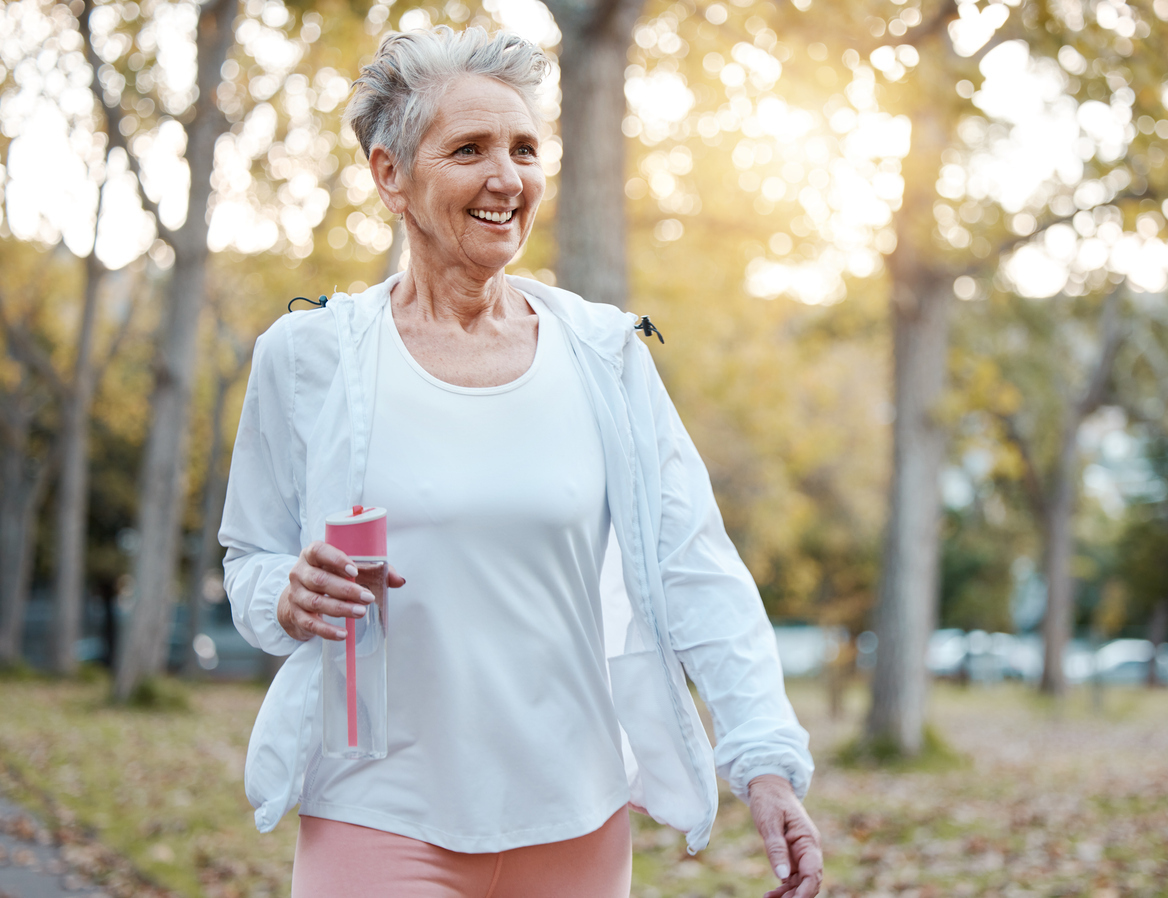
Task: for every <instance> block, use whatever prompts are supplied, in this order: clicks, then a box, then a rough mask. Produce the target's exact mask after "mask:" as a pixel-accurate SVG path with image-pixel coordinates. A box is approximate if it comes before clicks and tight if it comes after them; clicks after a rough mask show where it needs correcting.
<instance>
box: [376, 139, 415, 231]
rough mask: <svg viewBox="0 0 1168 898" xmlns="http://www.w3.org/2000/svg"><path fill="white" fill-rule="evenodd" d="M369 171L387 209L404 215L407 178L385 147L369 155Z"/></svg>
mask: <svg viewBox="0 0 1168 898" xmlns="http://www.w3.org/2000/svg"><path fill="white" fill-rule="evenodd" d="M369 171H370V173H371V174H372V175H373V184H374V185H375V186H376V187H377V195H378V196H380V197H381V201H382V202H383V203H385V208H387V209H388V210H389V211H390V212H393V213H394V214H395V215H404V214H405V211H406V195H405V191H404V189H403V188H404V187H405V176H404V175H403V174H402V172H401V169H399V168H398V166H397V163H395V162H394V161H393V157H392V156H390V155H389V153H387V152H386V151H385V147H380V146H378V147H374V148H373V149H372V150H371V151H370V155H369Z"/></svg>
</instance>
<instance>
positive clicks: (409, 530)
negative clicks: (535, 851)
mask: <svg viewBox="0 0 1168 898" xmlns="http://www.w3.org/2000/svg"><path fill="white" fill-rule="evenodd" d="M527 299H528V302H529V303H530V305H531V307H532V308H533V309H534V310H535V311H536V313H537V314H538V315H539V332H538V340H537V346H536V352H535V359H534V361H533V362H532V364H531V367H530V368H529V369H528V370H527V371H526V372H525V373H524V374H523V375H522V376H521V377H519V378H518V379H517V380H514V381H512V382H511V383H508V384H504V385H502V386H497V387H482V388H474V387H459V386H453V385H451V384H447V383H444V382H443V381H440V380H438V379H437V378H435V377H433V376H431V375H430V374H428V373H427V372H426V371H425V370H424V369H423V368H422V367H421V366H420V365H418V364H417V362H415V361H414V359H413V358H412V357H411V356H410V354H409V352H408V350H407V349H406V347H405V345H404V344H403V343H402V340H401V337H400V335H399V334H398V332H397V328H396V327H395V325H394V322H393V316H392V314H391V313H390V311H389V308H388V307H387V310H386V314H385V316H384V320H385V326H384V330H383V332H382V334H381V348H380V352H379V356H378V372H377V394H376V399H375V403H374V419H373V426H372V434H371V438H370V462H369V469H368V473H367V474H366V477H365V491H364V496H363V499H364V502H365V504H367V505H377V506H384V507H385V508H386V509H388V531H389V560H390V563H391V564H393V565H394V566H395V567H396V569H397V571H398V573H400V574H401V575H402V576H403V577H405V579H406V585H405V586H403V587H401V588H400V589H391V590H389V595H388V614H387V623H388V631H389V756H388V757H387V758H385V759H383V760H378V761H347V760H340V759H330V758H323V757H321V756H320V753H319V749H318V750H317V752H316V755H315V756H314V757H313V758H312V759H311V760H310V763H309V767H308V771H307V773H306V775H305V784H304V793H303V796H302V801H301V807H300V812H301V813H302V814H307V815H311V816H318V817H325V818H329V819H334V820H341V821H344V822H346V823H354V824H358V825H361V826H369V827H373V828H376V829H381V830H386V831H389V832H394V833H398V834H401V835H405V836H410V837H412V838H416V839H422V840H424V841H427V842H430V843H433V844H435V845H440V846H442V847H444V848H448V849H451V850H453V851H462V852H493V851H504V850H507V849H510V848H518V847H520V846H524V845H534V844H541V843H547V842H555V841H560V840H563V839H571V838H575V837H577V836H581V835H584V834H585V833H589V832H592V831H593V830H595V829H597V828H598V827H600V826H601V825H602V824H603V823H604V822H605V820H607V819H608V818H609V817H610V816H611V815H612V814H613V813H614V812H615V811H617V810H618V809H619V808H620V807H621V806H622V805H623V804H624V803H625V802H627V801H628V797H629V796H628V786H627V782H626V778H625V770H624V764H623V761H622V756H621V742H620V730H619V727H618V724H617V720H616V713H615V711H614V710H613V707H612V699H611V697H610V694H609V689H608V675H607V666H606V663H605V655H604V625H603V621H602V619H601V610H600V587H599V580H600V568H601V562H602V561H603V558H604V551H605V546H606V542H607V539H608V531H609V512H608V502H607V499H606V495H605V469H604V456H603V449H602V446H601V441H600V433H599V430H598V428H597V425H596V422H595V415H594V412H593V410H592V407H591V403H590V401H589V399H588V394H587V393H586V392H585V389H584V385H583V383H582V381H581V378H580V375H579V373H578V372H577V370H576V367H575V364H574V362H573V360H572V355H571V349H570V347H569V345H568V342H567V339H566V336H565V334H564V333H563V330H562V328H563V324H562V323H561V322H560V321H559V319H557V318H556V316H555V315H553V314H551V312H549V311H548V310H547V309H546V308H545V307H544V306H543V304H542V303H541V302H540V301H539V300H537V299H535V298H534V297H530V296H529V297H527Z"/></svg>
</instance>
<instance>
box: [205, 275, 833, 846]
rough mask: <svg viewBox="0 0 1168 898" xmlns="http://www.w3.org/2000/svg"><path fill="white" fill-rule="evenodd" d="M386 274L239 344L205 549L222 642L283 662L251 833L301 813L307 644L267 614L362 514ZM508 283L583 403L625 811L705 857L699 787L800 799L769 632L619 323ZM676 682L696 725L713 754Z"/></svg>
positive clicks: (258, 765)
mask: <svg viewBox="0 0 1168 898" xmlns="http://www.w3.org/2000/svg"><path fill="white" fill-rule="evenodd" d="M400 277H401V275H396V276H395V277H393V278H391V279H390V280H388V281H386V282H385V283H383V284H379V285H378V286H375V287H371V288H370V289H368V290H366V291H365V292H364V293H361V294H359V295H357V296H348V295H347V294H343V293H339V294H337V295H335V296H333V298H332V299H330V300H329V301H328V305H327V307H326V308H324V309H319V310H312V311H304V312H295V313H292V314H289V315H285V316H284V317H282V318H281V319H280V320H278V321H277V322H276V323H275V324H273V325H272V327H271V328H269V329H268V331H267V332H266V333H264V334H263V335H262V336H261V337H260V338H259V340H258V341H257V342H256V349H255V356H254V358H253V362H252V370H251V376H250V378H249V380H248V385H247V394H246V397H245V399H244V403H243V413H242V416H241V418H240V422H239V431H238V434H237V436H236V441H235V452H234V455H233V456H232V460H231V476H230V480H229V483H228V489H227V502H226V506H225V508H224V512H223V525H222V528H221V529H220V531H219V540H220V542H221V543H222V544H223V545H224V547H225V548H226V549H227V555H226V558H225V559H224V562H223V567H224V572H225V575H226V576H225V581H224V585H225V586H226V589H227V595H228V597H229V598H230V601H231V608H232V614H233V617H234V619H235V625H236V626H237V627H238V628H239V631H240V632H241V633H242V634H243V636H244V638H246V639H247V641H248V642H250V643H251V644H252V645H254V646H257V647H259V648H261V649H263V650H264V651H267V652H270V653H272V654H277V655H287V654H289V653H291V657H289V658H288V660H287V661H286V662H285V663H284V665H283V666H282V667H281V668H280V670H279V672H278V673H277V674H276V677H275V679H274V680H273V681H272V684H271V686H270V687H269V689H268V693H267V696H266V697H265V698H264V702H263V705H262V707H261V708H260V712H259V715H258V716H257V718H256V722H255V726H254V728H253V730H252V735H251V741H250V744H249V745H248V752H247V766H246V769H245V774H244V785H245V789H246V792H247V797H248V799H249V801H251V803H252V805H253V806H254V807H255V808H256V814H255V819H256V826H257V828H258V829H259V830H260V831H261V832H268V831H270V830H271V829H273V828H274V827H275V825H276V823H277V822H278V821H279V819H280V818H281V817H282V816H283V815H284V813H285V812H287V811H288V810H289V809H290V808H292V807H293V806H294V805H295V804H296V803H297V802H298V801H299V797H300V790H301V787H302V784H303V780H304V770H305V766H306V764H307V761H308V756H309V755H310V754H311V747H312V746H314V745H316V744H317V743H318V742H319V740H320V738H321V736H320V721H319V712H318V704H319V693H320V677H321V665H320V646H321V639H320V637H313V638H312V639H310V640H308V641H307V642H297V641H296V640H294V639H292V637H291V636H289V635H288V634H287V633H286V632H285V631H284V629H283V628H282V627H281V626H280V624H279V623H278V622H277V620H276V604H277V601H278V599H279V597H280V594H281V592H282V591H283V590H284V587H285V586H286V585H287V583H288V574H289V572H290V571H291V569H292V566H293V564H295V562H296V559H297V557H298V556H299V554H300V551H301V549H303V547H304V546H306V545H308V544H309V543H310V542H312V541H313V540H316V539H323V538H324V520H325V516H326V515H328V514H331V513H333V512H335V511H336V510H338V509H341V508H345V507H348V506H351V505H357V504H362V496H361V492H362V487H363V484H364V481H365V469H366V465H367V464H368V460H369V433H370V427H371V424H372V415H373V409H372V408H371V407H370V400H371V397H372V396H373V386H374V381H375V378H376V372H377V354H378V351H379V340H380V334H381V330H382V329H381V327H380V325H381V323H382V316H383V315H386V314H389V311H388V309H389V302H388V300H389V293H390V289H391V288H392V286H393V284H394V283H396V281H397V279H398V278H400ZM508 280H509V281H510V283H511V284H512V285H513V286H515V287H517V288H518V289H520V290H522V291H525V292H527V293H531V294H534V295H535V296H537V297H538V298H539V299H541V300H543V302H544V303H545V304H546V305H547V307H548V308H549V309H550V310H551V312H552V313H553V314H555V315H557V316H558V317H559V318H560V319H561V320H562V321H563V322H564V324H565V326H566V328H565V329H566V332H567V335H568V340H569V343H570V345H571V349H572V352H573V355H574V362H575V364H576V365H577V366H578V369H579V372H580V375H581V377H582V379H583V382H584V384H585V388H586V390H587V392H588V394H589V396H590V398H591V400H592V403H593V408H594V411H595V413H596V420H597V424H598V425H599V428H600V434H601V441H602V443H603V446H604V457H605V473H606V478H607V487H606V488H607V493H608V505H609V511H610V513H611V516H612V533H611V534H610V538H609V549H608V553H607V555H606V557H605V561H604V568H603V570H602V573H601V591H602V601H603V614H604V630H605V650H606V654H607V656H608V668H609V678H610V685H611V690H612V700H613V705H614V707H615V709H616V714H617V719H618V720H619V722H620V725H621V729H622V731H623V732H622V742H623V745H624V751H625V763H626V771H627V774H628V778H629V788H630V794H631V797H632V803H633V804H635V805H638V806H640V807H642V808H644V809H645V810H647V811H648V812H649V814H650V815H651V816H652V817H653V818H654V819H655V820H657V821H658V822H660V823H663V824H667V825H669V826H672V827H674V828H675V829H678V830H680V831H682V832H684V833H686V839H687V843H688V845H689V850H690V852H691V853H692V852H695V851H698V850H700V849H701V848H704V847H705V846H706V844H707V843H708V842H709V838H710V830H711V828H712V826H713V823H714V816H715V814H716V812H717V809H718V790H717V784H716V781H715V771H716V772H717V774H718V775H720V776H722V777H723V778H724V779H726V780H727V781H728V783H729V784H730V788H731V789H732V790H733V792H734V793H735V794H736V795H737V796H739V797H740V798H742V799H743V800H746V798H747V786H748V784H749V782H750V780H751V779H753V778H754V777H756V776H759V775H761V774H767V773H773V774H778V775H780V776H783V777H786V778H787V779H788V780H790V782H791V784H792V786H794V789H795V792H796V794H798V795H799V797H800V798H802V797H803V796H804V795H805V794H806V792H807V787H808V785H809V783H810V779H811V772H812V769H813V765H812V761H811V755H810V754H809V752H808V750H807V732H806V731H805V730H804V729H803V728H802V727H801V726H800V725H799V723H798V721H797V720H796V718H795V714H794V711H793V710H792V708H791V704H790V702H789V701H788V700H787V696H786V693H785V691H784V688H783V674H782V668H781V666H780V663H779V657H778V652H777V650H776V647H775V639H774V634H773V632H772V629H771V626H770V624H769V622H768V621H767V618H766V615H765V614H764V612H763V607H762V602H761V600H760V599H759V595H758V590H757V588H756V586H755V584H754V580H753V579H752V577H751V576H750V573H749V571H748V570H747V569H746V566H745V565H744V564H743V563H742V560H741V559H740V558H739V556H738V553H737V551H736V550H735V548H734V546H733V544H732V543H731V542H730V539H729V537H727V535H726V531H725V528H724V527H723V524H722V518H721V515H720V513H719V511H718V507H717V505H716V503H715V501H714V494H713V490H712V489H711V487H710V480H709V475H708V474H707V472H706V469H705V465H704V464H703V463H702V460H701V458H700V457H699V456H698V453H697V450H696V449H695V448H694V445H693V442H692V441H691V440H690V438H689V435H688V434H687V433H686V431H685V428H684V426H683V425H682V423H681V419H680V418H679V417H678V415H677V412H676V410H675V409H674V407H673V403H672V402H671V401H670V399H669V396H668V395H667V394H666V392H665V387H664V385H663V384H662V382H661V379H660V377H659V376H658V374H657V369H656V367H655V366H654V364H653V360H652V357H651V356H650V354H649V351H648V349H647V348H646V347H645V345H644V344H643V343H642V341H641V340H640V339H637V338H636V337H635V331H634V325H635V324H636V322H637V317H636V316H635V315H633V314H631V313H627V312H621V311H620V310H619V309H617V308H616V307H615V306H608V305H600V304H596V303H590V302H585V301H584V300H583V299H581V298H580V297H578V296H576V295H574V294H572V293H568V292H566V291H564V290H559V289H556V288H554V287H548V286H546V285H544V284H540V283H538V282H536V281H532V280H527V279H524V278H514V277H508ZM390 561H391V562H392V559H390ZM687 674H688V675H689V678H690V679H691V680H692V681H693V683H694V684H695V685H696V687H697V690H698V692H699V694H700V695H701V696H702V699H703V700H704V701H705V703H706V706H707V708H708V709H709V711H710V714H711V716H712V718H713V723H714V732H715V736H716V740H717V742H716V744H717V748H716V749H715V748H711V746H710V742H709V740H708V739H707V737H706V733H705V730H704V729H703V727H702V723H701V720H700V718H699V717H698V713H697V710H696V708H695V706H694V702H693V699H692V698H691V696H690V692H689V689H688V687H687V684H686V675H687ZM548 750H549V751H554V746H553V745H549V747H548Z"/></svg>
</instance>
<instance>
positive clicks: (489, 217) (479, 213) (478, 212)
mask: <svg viewBox="0 0 1168 898" xmlns="http://www.w3.org/2000/svg"><path fill="white" fill-rule="evenodd" d="M470 214H471V215H473V216H474V217H475V218H481V219H482V220H483V221H495V222H499V223H500V224H502V223H504V222H508V221H510V220H511V216H512V215H514V214H515V210H514V209H508V210H507V211H506V212H487V211H485V210H483V209H471V210H470Z"/></svg>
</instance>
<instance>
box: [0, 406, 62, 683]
mask: <svg viewBox="0 0 1168 898" xmlns="http://www.w3.org/2000/svg"><path fill="white" fill-rule="evenodd" d="M26 424H27V422H26ZM6 435H7V436H8V439H7V440H6V441H5V442H6V443H7V445H6V446H5V447H4V458H3V459H2V460H0V572H2V574H0V667H10V666H12V665H15V664H17V663H18V662H19V661H20V658H21V649H22V642H23V637H24V612H25V609H26V608H27V607H28V591H29V586H30V584H31V582H32V563H33V552H34V550H35V549H36V519H37V512H38V510H39V509H40V506H41V502H42V501H43V499H44V495H45V489H46V487H47V486H48V483H49V471H50V466H51V462H42V463H41V464H39V465H37V464H36V463H35V462H33V460H32V459H30V458H29V457H28V455H27V450H28V439H27V438H28V431H27V428H26V429H25V431H24V433H23V435H21V434H14V433H12V431H11V430H9V432H8V433H7V434H6ZM21 436H23V439H14V437H17V438H19V437H21Z"/></svg>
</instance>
